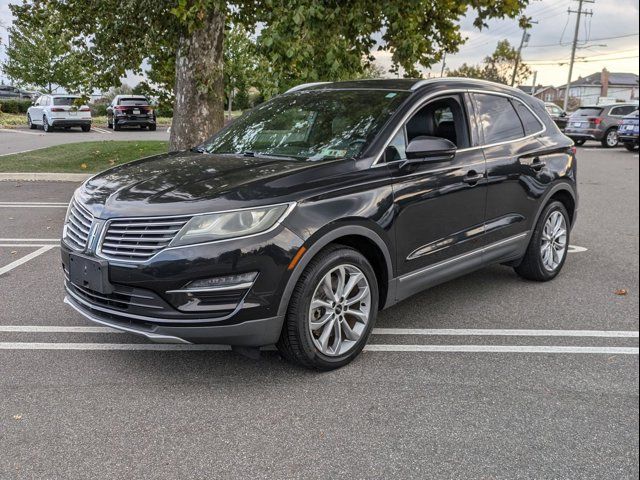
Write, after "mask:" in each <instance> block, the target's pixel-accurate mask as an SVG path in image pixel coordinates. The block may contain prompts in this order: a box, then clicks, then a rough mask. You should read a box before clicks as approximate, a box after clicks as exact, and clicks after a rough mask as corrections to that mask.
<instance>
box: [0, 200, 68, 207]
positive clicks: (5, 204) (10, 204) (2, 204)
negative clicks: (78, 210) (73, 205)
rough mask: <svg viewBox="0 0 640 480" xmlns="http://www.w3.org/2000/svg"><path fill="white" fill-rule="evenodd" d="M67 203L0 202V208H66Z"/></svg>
mask: <svg viewBox="0 0 640 480" xmlns="http://www.w3.org/2000/svg"><path fill="white" fill-rule="evenodd" d="M68 206H69V203H68V202H2V201H0V208H67V207H68Z"/></svg>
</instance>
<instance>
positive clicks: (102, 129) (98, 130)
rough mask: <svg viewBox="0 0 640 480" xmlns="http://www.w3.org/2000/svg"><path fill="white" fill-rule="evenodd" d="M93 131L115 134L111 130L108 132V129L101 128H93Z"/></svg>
mask: <svg viewBox="0 0 640 480" xmlns="http://www.w3.org/2000/svg"><path fill="white" fill-rule="evenodd" d="M91 130H93V131H94V132H97V133H107V134H109V135H111V134H113V132H112V131H111V130H107V129H104V128H100V127H91Z"/></svg>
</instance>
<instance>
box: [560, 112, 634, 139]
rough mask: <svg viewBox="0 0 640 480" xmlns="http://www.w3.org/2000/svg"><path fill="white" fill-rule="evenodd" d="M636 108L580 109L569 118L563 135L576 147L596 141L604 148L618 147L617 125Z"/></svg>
mask: <svg viewBox="0 0 640 480" xmlns="http://www.w3.org/2000/svg"><path fill="white" fill-rule="evenodd" d="M637 108H638V106H637V105H634V104H630V103H616V104H613V105H594V106H586V107H580V108H578V110H576V111H575V112H573V113H572V114H571V116H570V117H569V121H568V122H567V126H566V128H565V131H564V134H565V135H567V136H568V137H570V138H571V139H572V140H573V141H574V142H575V143H576V145H583V144H584V143H585V142H586V141H587V140H596V141H598V142H600V143H602V146H603V147H605V148H613V147H617V146H618V141H619V140H618V124H619V123H620V121H621V120H622V118H623V117H624V116H625V115H629V114H630V113H631V112H633V111H634V110H637Z"/></svg>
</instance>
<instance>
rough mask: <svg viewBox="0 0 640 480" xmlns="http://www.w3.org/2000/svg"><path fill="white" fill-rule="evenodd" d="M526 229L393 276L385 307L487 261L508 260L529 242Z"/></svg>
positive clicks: (465, 272)
mask: <svg viewBox="0 0 640 480" xmlns="http://www.w3.org/2000/svg"><path fill="white" fill-rule="evenodd" d="M529 233H530V232H523V233H520V234H518V235H514V236H512V237H509V238H506V239H504V240H500V241H499V242H496V243H492V244H491V245H487V246H486V247H483V248H479V249H477V250H473V251H471V252H468V253H464V254H462V255H458V256H457V257H453V258H450V259H447V260H443V261H442V262H439V263H436V264H434V265H429V266H428V267H424V268H421V269H419V270H415V271H413V272H410V273H407V274H405V275H403V276H401V277H398V278H395V279H393V281H392V282H393V283H394V285H393V287H392V288H391V289H390V291H393V289H395V293H396V294H395V301H394V302H392V303H391V302H388V303H387V305H385V308H386V307H390V306H391V305H393V304H395V303H397V302H399V301H401V300H404V299H405V298H407V297H410V296H411V295H414V294H416V293H418V292H420V291H422V290H425V289H427V288H431V287H433V286H435V285H438V284H440V283H443V282H447V281H449V280H452V279H454V278H456V277H459V276H462V275H465V274H467V273H469V272H472V271H474V270H478V269H479V268H482V267H485V266H487V265H491V264H494V263H503V262H508V261H511V260H516V259H518V258H520V257H522V256H523V255H524V253H525V251H526V249H527V245H528V244H529Z"/></svg>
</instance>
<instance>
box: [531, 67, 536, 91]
mask: <svg viewBox="0 0 640 480" xmlns="http://www.w3.org/2000/svg"><path fill="white" fill-rule="evenodd" d="M537 80H538V71H537V70H536V71H535V72H533V87H531V96H532V97H535V96H536V81H537Z"/></svg>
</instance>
